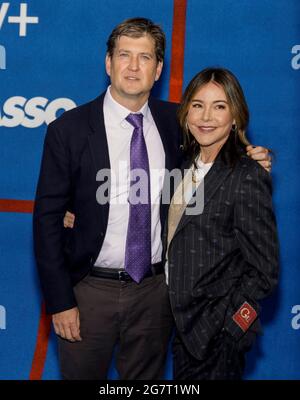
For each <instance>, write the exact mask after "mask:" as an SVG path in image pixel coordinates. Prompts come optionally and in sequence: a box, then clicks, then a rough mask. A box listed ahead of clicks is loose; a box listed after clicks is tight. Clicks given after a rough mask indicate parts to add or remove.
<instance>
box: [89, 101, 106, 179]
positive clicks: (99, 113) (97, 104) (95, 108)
mask: <svg viewBox="0 0 300 400" xmlns="http://www.w3.org/2000/svg"><path fill="white" fill-rule="evenodd" d="M103 100H104V94H102V95H101V96H100V97H98V98H97V99H96V100H95V101H94V102H93V103H92V104H91V109H90V120H89V123H90V126H91V131H90V134H89V136H88V140H89V146H90V151H91V155H92V160H93V164H94V167H95V172H96V173H97V172H98V171H99V170H100V169H103V168H110V161H109V153H108V143H107V137H106V132H105V125H104V114H103Z"/></svg>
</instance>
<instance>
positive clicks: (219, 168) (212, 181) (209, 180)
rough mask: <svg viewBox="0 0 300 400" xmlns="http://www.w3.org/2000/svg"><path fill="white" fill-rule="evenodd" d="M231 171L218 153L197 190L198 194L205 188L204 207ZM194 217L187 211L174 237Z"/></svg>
mask: <svg viewBox="0 0 300 400" xmlns="http://www.w3.org/2000/svg"><path fill="white" fill-rule="evenodd" d="M231 171H232V169H231V168H230V167H229V166H227V165H225V164H224V163H223V161H222V160H221V158H220V155H218V157H217V158H216V160H215V162H214V164H213V166H212V167H211V169H210V170H209V171H208V173H207V174H206V175H205V177H204V181H203V182H202V183H201V184H200V185H199V187H198V188H197V190H196V196H197V194H198V195H199V191H200V190H204V207H205V206H206V205H207V203H208V202H209V201H210V200H211V198H212V197H213V195H214V194H215V193H216V191H217V190H218V189H219V187H220V186H221V184H222V183H223V182H224V181H225V179H226V178H227V177H228V176H229V175H230V173H231ZM199 215H201V214H199ZM194 217H195V215H190V214H187V213H186V211H185V212H184V213H183V215H182V218H181V220H180V221H179V224H178V226H177V229H176V231H175V233H174V236H173V238H174V237H175V236H176V235H177V233H178V232H179V231H180V230H181V229H182V228H183V227H184V226H185V225H186V224H187V223H188V222H189V221H190V220H191V219H192V218H194Z"/></svg>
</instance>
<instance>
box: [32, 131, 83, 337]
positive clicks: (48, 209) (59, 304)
mask: <svg viewBox="0 0 300 400" xmlns="http://www.w3.org/2000/svg"><path fill="white" fill-rule="evenodd" d="M70 186H71V177H70V166H69V156H68V151H67V149H66V145H65V144H64V143H63V140H62V138H61V135H60V132H59V130H58V129H56V128H55V127H54V126H53V124H50V125H49V127H48V130H47V134H46V137H45V143H44V151H43V157H42V163H41V170H40V176H39V181H38V186H37V193H36V199H35V207H34V213H33V235H34V249H35V255H36V260H37V266H38V272H39V276H40V281H41V286H42V290H43V293H44V298H45V303H46V310H47V312H48V313H50V314H54V316H53V322H54V326H55V331H56V333H57V334H60V335H61V336H62V337H65V338H68V339H71V340H72V339H73V338H74V337H75V338H77V337H78V335H79V322H78V319H79V316H78V310H77V304H76V300H75V297H74V293H73V287H72V283H71V279H70V275H69V272H68V269H67V266H66V264H65V260H64V249H63V246H64V232H63V230H64V227H63V224H62V220H63V217H64V215H65V212H66V209H67V206H68V204H69V203H70ZM72 310H73V311H72ZM76 310H77V311H76ZM74 327H76V328H74Z"/></svg>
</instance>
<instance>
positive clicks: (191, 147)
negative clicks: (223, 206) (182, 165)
mask: <svg viewBox="0 0 300 400" xmlns="http://www.w3.org/2000/svg"><path fill="white" fill-rule="evenodd" d="M209 82H215V83H216V84H217V85H219V86H221V87H222V88H223V90H224V92H225V95H226V97H227V100H228V104H229V108H230V111H231V113H232V116H233V119H235V126H234V127H232V129H231V132H230V134H229V137H228V139H227V141H226V142H225V144H224V145H223V146H222V148H221V150H220V157H221V158H222V160H223V162H224V163H225V164H227V165H229V166H231V167H233V166H234V165H235V163H236V161H237V160H238V159H239V158H240V157H241V155H242V154H244V153H245V148H246V146H247V145H248V144H249V141H248V139H247V137H246V129H247V126H248V122H249V110H248V106H247V103H246V99H245V96H244V93H243V90H242V88H241V86H240V84H239V82H238V80H237V78H236V77H235V76H234V75H233V73H232V72H230V71H228V70H227V69H225V68H206V69H204V70H203V71H201V72H199V73H198V74H197V75H196V76H195V77H194V78H193V79H192V80H191V82H190V83H189V85H188V86H187V88H186V90H185V92H184V94H183V97H182V101H181V104H180V106H179V109H178V119H179V123H180V126H181V128H182V130H183V133H184V137H183V150H184V152H185V154H186V156H187V157H188V158H189V159H190V160H191V161H192V162H193V163H194V164H195V160H196V158H197V157H198V155H199V153H200V145H199V143H198V142H197V141H196V140H195V138H194V136H193V135H192V134H191V132H190V131H189V129H188V127H187V123H186V118H187V114H188V111H189V108H190V105H191V102H192V99H193V98H194V96H195V94H196V92H198V90H199V89H200V88H201V87H203V86H204V85H206V84H208V83H209Z"/></svg>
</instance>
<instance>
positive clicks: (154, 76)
mask: <svg viewBox="0 0 300 400" xmlns="http://www.w3.org/2000/svg"><path fill="white" fill-rule="evenodd" d="M105 63H106V72H107V74H108V75H109V76H110V80H111V94H112V96H113V98H114V99H115V100H116V101H118V102H119V103H120V104H122V105H124V106H125V107H127V108H130V107H128V106H129V105H130V104H132V102H135V101H137V102H138V103H140V104H141V105H142V104H143V103H145V102H146V101H147V99H148V97H149V95H150V91H151V89H152V86H153V84H154V82H155V81H156V80H158V78H159V77H160V74H161V71H162V66H163V63H162V62H157V59H156V56H155V47H154V40H153V39H152V38H151V37H150V36H149V35H145V36H142V37H140V38H131V37H128V36H121V37H119V38H118V39H117V41H116V46H115V49H114V53H113V55H112V57H110V56H109V55H107V56H106V60H105Z"/></svg>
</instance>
